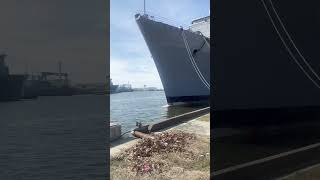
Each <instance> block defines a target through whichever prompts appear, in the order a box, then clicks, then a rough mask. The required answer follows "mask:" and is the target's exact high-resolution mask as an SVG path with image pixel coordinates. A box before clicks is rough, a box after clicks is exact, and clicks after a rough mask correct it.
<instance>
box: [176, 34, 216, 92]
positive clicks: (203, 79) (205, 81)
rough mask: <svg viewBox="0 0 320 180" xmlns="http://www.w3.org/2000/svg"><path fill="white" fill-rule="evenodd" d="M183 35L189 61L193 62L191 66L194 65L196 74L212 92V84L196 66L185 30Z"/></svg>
mask: <svg viewBox="0 0 320 180" xmlns="http://www.w3.org/2000/svg"><path fill="white" fill-rule="evenodd" d="M181 34H182V39H183V42H184V45H185V47H186V50H187V52H188V55H189V59H190V61H191V64H192V66H193V68H194V70H195V71H196V73H197V75H198V77H199V78H200V80H201V82H202V83H203V84H204V85H205V86H206V87H207V88H208V89H209V90H210V84H209V83H208V82H207V80H206V79H205V78H204V77H203V75H202V73H201V71H200V70H199V68H198V66H197V64H196V62H195V60H194V58H193V56H192V53H191V51H190V47H189V44H188V41H187V39H186V36H185V34H184V30H183V29H182V33H181Z"/></svg>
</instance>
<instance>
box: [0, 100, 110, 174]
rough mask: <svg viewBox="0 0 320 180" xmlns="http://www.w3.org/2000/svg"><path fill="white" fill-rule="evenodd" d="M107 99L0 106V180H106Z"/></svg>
mask: <svg viewBox="0 0 320 180" xmlns="http://www.w3.org/2000/svg"><path fill="white" fill-rule="evenodd" d="M107 105H108V97H107V96H103V95H85V96H65V97H62V96H61V97H58V96H57V97H39V98H38V99H36V100H23V101H16V102H1V103H0V119H1V121H0V159H1V160H0V169H1V171H0V179H32V180H36V179H39V180H40V179H41V180H42V179H54V180H56V179H105V175H106V158H107V155H106V143H107V140H106V136H107V128H106V127H107V126H106V122H107V113H106V112H107Z"/></svg>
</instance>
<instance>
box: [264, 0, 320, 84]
mask: <svg viewBox="0 0 320 180" xmlns="http://www.w3.org/2000/svg"><path fill="white" fill-rule="evenodd" d="M269 2H270V4H271V7H272V9H273V11H274V12H275V14H276V16H277V18H278V20H279V22H280V24H281V26H282V28H283V30H284V32H285V33H286V35H287V36H288V38H289V40H290V42H291V43H292V45H293V47H294V48H295V49H296V51H297V52H298V54H299V56H300V57H301V58H302V60H303V61H304V63H305V64H306V65H307V66H308V68H309V69H310V71H311V72H312V73H313V74H314V75H315V76H316V77H317V79H318V80H320V77H319V76H318V74H317V73H316V72H315V71H314V69H313V68H312V67H311V66H310V64H309V63H308V62H307V60H306V59H305V58H304V56H303V55H302V53H301V52H300V51H299V49H298V48H297V46H296V44H295V43H294V41H293V40H292V38H291V36H290V34H289V33H288V31H287V29H286V27H285V26H284V24H283V22H282V20H281V18H280V17H279V15H278V13H277V11H276V9H275V7H274V5H273V3H272V0H269Z"/></svg>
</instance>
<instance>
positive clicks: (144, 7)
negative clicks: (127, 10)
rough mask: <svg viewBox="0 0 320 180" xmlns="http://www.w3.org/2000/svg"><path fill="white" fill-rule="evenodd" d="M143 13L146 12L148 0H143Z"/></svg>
mask: <svg viewBox="0 0 320 180" xmlns="http://www.w3.org/2000/svg"><path fill="white" fill-rule="evenodd" d="M143 14H144V15H145V14H146V0H143Z"/></svg>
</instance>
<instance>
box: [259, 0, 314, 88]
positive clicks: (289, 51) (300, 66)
mask: <svg viewBox="0 0 320 180" xmlns="http://www.w3.org/2000/svg"><path fill="white" fill-rule="evenodd" d="M261 2H262V4H263V7H264V8H265V10H266V12H267V14H268V17H269V19H270V21H271V23H272V25H273V27H274V29H275V30H276V32H277V34H278V36H279V38H280V39H281V41H282V44H283V45H284V46H285V48H286V50H287V51H288V53H289V54H290V56H291V58H292V59H293V60H294V61H295V62H296V64H297V65H298V66H299V68H300V69H301V70H302V71H303V73H304V74H305V75H306V76H307V77H308V78H309V80H310V81H312V82H313V84H314V85H315V86H317V87H318V88H319V89H320V85H319V84H318V83H317V82H316V81H315V80H314V79H313V78H312V77H311V76H310V75H309V74H308V73H307V72H306V70H305V69H304V68H303V67H302V65H301V64H300V63H299V61H298V60H297V59H296V57H295V56H294V55H293V53H292V51H291V50H290V48H289V47H288V45H287V44H286V42H285V41H284V39H283V37H282V36H281V34H280V32H279V30H278V28H277V27H276V24H275V22H274V20H273V19H272V17H271V14H270V12H269V10H268V8H267V6H266V4H265V2H264V0H261Z"/></svg>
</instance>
